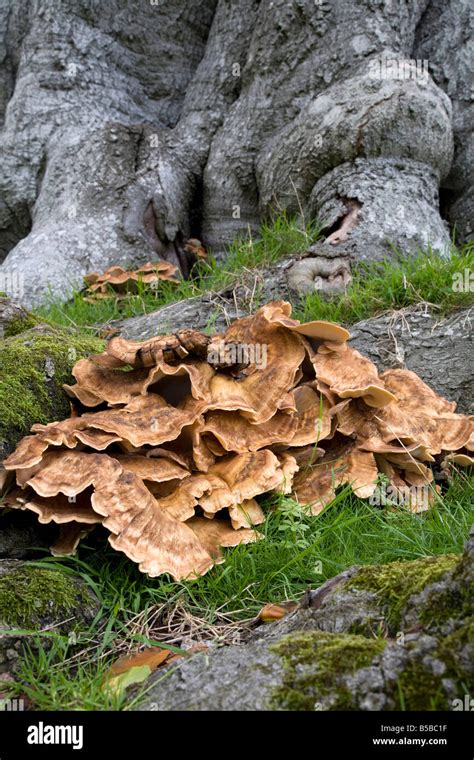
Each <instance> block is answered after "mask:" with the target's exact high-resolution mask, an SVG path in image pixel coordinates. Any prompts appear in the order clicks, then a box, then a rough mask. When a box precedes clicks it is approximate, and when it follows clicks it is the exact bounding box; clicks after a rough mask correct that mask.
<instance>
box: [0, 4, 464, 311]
mask: <svg viewBox="0 0 474 760" xmlns="http://www.w3.org/2000/svg"><path fill="white" fill-rule="evenodd" d="M441 5H442V4H441V0H420V2H417V3H412V4H406V3H405V2H403V1H402V0H392V1H391V2H383V3H382V2H377V1H376V0H354V2H351V3H347V2H346V1H345V0H331V2H323V3H321V4H320V3H315V2H314V0H289V1H288V0H262V1H261V2H258V1H257V0H174V2H173V3H161V2H143V3H138V4H135V3H134V4H131V3H130V2H128V0H110V2H107V3H103V2H99V0H32V2H27V0H2V2H1V3H0V87H1V89H2V94H1V95H0V118H3V129H2V131H1V134H0V158H1V161H0V165H1V167H2V169H1V172H0V259H2V258H3V259H4V261H3V264H2V265H1V266H0V279H1V280H2V282H3V285H4V286H3V287H0V289H2V290H7V291H8V292H13V291H14V290H15V289H16V291H17V292H13V294H14V295H17V296H18V295H20V296H21V299H22V301H23V302H24V303H25V304H26V305H30V306H31V305H33V304H38V303H41V302H44V301H45V300H47V299H48V298H49V297H51V296H52V297H54V298H55V299H66V298H67V297H69V296H70V294H71V292H72V290H73V288H75V287H76V288H77V287H79V286H80V285H81V282H82V277H83V276H84V274H86V273H87V272H88V271H91V270H97V269H101V270H103V269H105V268H106V267H107V266H110V265H111V264H114V263H116V264H122V265H129V264H130V265H132V264H136V263H143V262H144V261H147V260H149V259H150V258H166V259H168V260H170V261H173V262H174V263H177V264H180V266H181V268H182V269H183V272H184V274H186V270H187V263H186V260H185V258H184V255H183V241H184V240H185V239H186V238H187V237H189V236H190V235H193V236H197V237H201V238H202V239H203V241H204V243H205V244H206V245H208V246H210V247H212V249H213V250H214V252H215V253H216V254H217V255H218V256H223V255H224V252H225V246H226V244H227V243H228V242H229V241H230V240H231V239H232V238H233V237H234V236H235V235H237V234H247V233H248V230H249V228H250V230H251V231H255V230H256V229H257V227H258V225H259V222H260V221H261V220H262V219H263V218H267V217H268V216H269V215H271V214H272V213H274V212H275V210H278V209H280V210H281V209H286V210H287V211H288V212H289V213H298V214H303V215H304V216H305V218H310V217H314V216H319V217H320V218H321V220H322V222H323V225H324V227H325V230H326V233H327V235H328V239H329V240H328V244H327V247H328V248H329V247H330V248H334V249H335V250H338V251H340V252H341V254H342V253H344V254H347V253H351V254H352V255H353V256H354V257H355V259H358V258H380V257H381V256H387V255H390V254H391V250H392V249H391V247H390V245H389V244H392V245H395V246H398V247H399V248H400V250H401V251H402V252H403V253H404V254H410V253H411V252H413V251H414V250H416V249H418V248H419V247H420V246H422V247H425V246H426V245H427V244H428V243H429V244H431V245H432V246H433V248H434V249H435V250H438V251H439V252H440V253H441V254H446V252H447V250H448V247H449V234H448V227H447V224H446V222H445V221H443V220H442V219H441V216H440V213H439V202H438V189H439V186H440V184H441V185H442V187H447V188H450V192H451V196H450V205H449V219H450V222H451V223H454V222H457V221H458V220H459V225H458V226H459V231H460V232H462V234H463V235H467V234H468V228H469V224H468V222H467V216H468V211H469V208H470V206H469V201H468V200H467V198H468V196H467V195H466V193H467V190H466V184H467V180H468V176H467V174H466V171H468V170H464V169H463V167H464V165H465V164H466V160H467V159H469V155H468V154H467V153H466V152H465V150H467V149H465V145H466V141H465V135H466V132H467V129H468V106H469V103H468V99H467V96H466V94H465V83H466V79H467V76H468V73H469V69H468V66H469V64H468V61H467V47H466V45H467V43H466V40H465V31H464V30H465V20H466V18H467V15H466V14H467V0H451V2H450V3H449V9H443V8H442V7H441ZM458 11H459V13H458ZM459 14H461V16H459ZM433 35H435V36H436V39H437V42H436V43H434V42H432V38H433ZM453 38H454V39H455V40H456V41H458V42H459V45H458V49H457V53H456V56H455V57H454V60H453V61H452V62H451V63H449V64H448V63H446V59H447V58H449V56H447V55H445V52H446V51H447V49H448V47H449V45H450V44H451V41H452V39H453ZM443 51H444V52H443ZM420 56H422V57H423V58H424V57H426V56H427V57H428V60H429V61H430V66H431V69H430V72H431V73H428V72H427V71H426V70H425V69H422V68H420V66H418V64H419V63H420V62H421V63H422V62H423V61H422V60H421V61H416V60H414V59H415V58H417V57H420ZM431 61H433V63H432V64H431ZM389 69H390V71H389ZM390 72H391V73H390ZM431 74H432V76H431ZM453 109H454V110H453ZM453 114H454V119H453ZM453 130H454V142H453ZM453 145H454V146H455V147H456V152H455V161H454V164H453V163H452V157H453ZM356 212H357V213H356ZM351 214H352V216H351ZM348 218H349V222H351V224H349V229H348V221H347V220H348ZM338 230H339V231H338ZM347 231H348V232H349V234H348V235H347V234H346V233H347ZM344 249H345V250H344Z"/></svg>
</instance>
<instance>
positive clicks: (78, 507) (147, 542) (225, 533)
mask: <svg viewBox="0 0 474 760" xmlns="http://www.w3.org/2000/svg"><path fill="white" fill-rule="evenodd" d="M129 274H130V273H126V276H127V277H128V276H129ZM149 274H150V275H151V274H153V272H151V267H148V266H147V265H146V266H145V267H142V270H141V272H140V275H141V276H142V277H143V278H144V279H145V278H147V277H148V275H149ZM107 277H108V283H105V281H104V280H102V282H99V280H100V276H99V275H97V276H96V275H94V276H93V277H91V278H90V280H91V288H94V287H96V286H97V288H96V292H97V293H98V294H99V293H101V292H102V291H101V288H103V287H107V288H109V287H111V285H110V283H111V282H112V281H114V286H115V287H117V288H120V287H122V283H123V282H124V277H125V274H124V271H123V270H121V271H120V268H114V269H113V271H112V270H111V271H109V272H108V274H107ZM348 337H349V336H348V333H347V331H346V330H344V329H343V328H340V327H339V326H337V325H332V324H331V323H326V322H310V323H307V324H303V325H300V324H299V322H298V321H297V320H294V319H291V306H290V304H288V303H286V302H284V301H275V302H272V303H269V304H266V305H265V306H263V307H262V308H261V309H259V310H258V311H257V312H256V313H255V314H253V315H252V316H249V317H245V318H243V319H239V320H236V321H235V322H234V323H233V324H232V325H231V326H230V327H229V328H228V329H227V330H226V331H225V332H224V333H223V334H222V335H218V336H215V337H214V338H209V337H208V336H207V335H204V334H203V333H200V332H197V331H194V330H180V331H178V332H176V333H175V334H172V335H164V336H157V337H155V338H151V339H148V340H146V341H127V340H125V339H123V338H121V337H115V338H112V340H111V341H110V343H109V344H108V347H107V350H106V352H104V353H103V354H99V355H97V356H93V357H90V358H89V359H81V360H80V361H79V362H78V363H77V364H76V366H75V368H74V376H75V379H76V384H75V385H74V386H72V387H68V386H66V391H67V393H68V394H69V395H70V396H72V397H73V398H75V399H77V400H78V401H79V402H80V404H77V403H75V404H74V406H72V410H71V417H70V418H69V419H66V420H62V421H58V422H52V423H49V424H46V425H44V424H35V425H33V427H32V430H31V432H32V434H31V435H29V436H26V437H25V438H24V439H23V440H22V441H21V442H20V443H19V445H18V447H17V449H16V451H15V452H13V454H11V455H10V456H9V457H8V458H7V459H6V461H5V463H4V465H3V467H2V468H0V487H2V486H3V487H5V486H10V483H13V482H14V478H16V483H17V485H18V488H15V489H14V490H11V491H10V492H7V495H6V497H2V502H3V503H4V504H5V505H7V506H8V505H10V506H12V507H13V508H16V509H28V510H30V511H32V512H35V513H36V514H37V515H38V519H39V521H40V522H43V523H50V522H51V523H57V524H58V525H59V526H60V528H61V534H60V537H59V540H58V542H57V543H56V544H55V545H54V546H53V547H52V548H51V550H52V551H53V553H58V554H67V553H71V552H74V551H75V550H76V549H77V546H78V543H79V541H80V539H81V537H82V536H83V535H84V534H85V532H86V531H88V530H90V529H92V528H93V527H94V525H96V524H100V523H101V524H102V525H101V527H99V528H98V530H100V529H103V530H104V529H105V530H107V531H109V533H110V534H111V535H110V537H109V541H110V544H111V545H112V546H113V547H114V548H115V549H117V550H118V551H122V552H124V553H125V554H126V555H127V556H128V557H129V558H130V559H131V560H132V561H134V562H137V563H138V565H139V568H140V570H141V571H142V572H146V573H149V574H150V575H152V576H156V575H160V574H161V573H169V574H171V575H172V576H173V577H174V578H176V579H190V578H193V577H196V576H198V575H202V574H204V573H206V572H207V571H208V570H209V569H210V568H211V567H212V566H213V565H214V564H215V563H216V562H221V561H223V559H224V555H223V553H222V547H225V546H228V547H231V546H236V545H237V544H240V543H247V542H250V541H253V540H256V538H260V537H261V536H262V534H261V533H258V532H256V531H255V530H254V526H256V525H259V524H260V523H262V522H263V521H264V517H265V515H264V512H263V509H262V506H261V505H260V504H259V503H258V502H257V501H256V498H258V497H259V495H260V494H268V493H280V494H288V495H289V496H291V497H293V498H296V499H297V500H298V501H299V504H300V505H301V509H302V510H305V511H308V512H309V513H311V514H313V515H317V514H319V513H320V512H321V511H322V510H323V509H324V507H325V506H326V505H328V504H329V503H330V502H331V501H332V500H333V499H334V497H335V495H336V491H337V489H338V488H339V487H340V486H343V485H344V486H346V485H347V486H349V487H350V488H351V489H352V491H353V492H354V493H355V494H356V495H357V496H358V497H359V498H365V499H367V498H370V497H371V496H372V495H373V494H374V492H375V490H376V489H377V488H380V487H381V486H380V481H379V476H380V474H381V473H382V474H384V475H385V476H386V478H388V482H389V484H390V487H391V488H392V495H394V496H393V498H391V497H390V498H388V499H387V500H386V508H387V509H396V508H399V506H402V507H404V508H408V509H410V510H412V511H414V512H418V511H423V510H425V509H428V508H429V506H430V505H431V504H433V503H434V502H435V500H436V498H437V494H438V492H439V486H437V485H435V482H434V475H433V470H432V465H435V466H436V467H438V466H439V465H441V468H445V470H444V474H445V475H447V476H448V477H449V471H450V468H451V467H452V466H454V465H472V463H473V457H472V452H473V450H474V418H472V417H467V416H465V415H459V414H456V412H455V405H454V404H453V403H452V402H449V401H447V400H446V399H443V398H441V397H439V396H438V395H437V394H436V393H435V392H434V391H433V390H431V389H430V388H428V386H426V384H424V383H423V382H422V381H421V380H420V378H418V377H417V376H416V375H415V374H414V373H413V372H410V371H408V370H402V369H396V370H387V371H386V372H384V373H383V374H382V375H381V376H380V377H379V375H378V372H377V369H376V367H375V366H374V364H372V362H370V361H369V360H368V359H366V358H365V357H363V356H362V355H361V354H360V353H358V352H357V351H355V350H354V349H352V348H350V347H349V346H348V345H347V343H346V341H347V338H348ZM221 349H222V350H223V351H224V353H223V354H220V353H219V352H220V351H221ZM257 349H258V350H257ZM82 405H84V406H86V407H88V409H87V411H85V412H84V409H83V406H82ZM381 498H385V497H381ZM276 501H278V500H276ZM277 508H278V507H277Z"/></svg>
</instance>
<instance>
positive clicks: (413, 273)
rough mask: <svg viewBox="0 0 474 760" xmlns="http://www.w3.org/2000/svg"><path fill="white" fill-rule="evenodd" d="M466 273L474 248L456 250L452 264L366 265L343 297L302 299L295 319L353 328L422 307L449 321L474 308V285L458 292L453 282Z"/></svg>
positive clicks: (431, 257) (420, 259)
mask: <svg viewBox="0 0 474 760" xmlns="http://www.w3.org/2000/svg"><path fill="white" fill-rule="evenodd" d="M465 271H467V272H473V271H474V244H473V243H468V244H466V245H464V246H462V247H461V248H459V249H458V248H455V247H453V250H452V255H451V257H450V258H449V259H440V257H439V256H436V255H435V254H433V253H431V252H423V251H421V252H420V253H419V254H418V255H417V256H415V257H413V258H410V259H403V260H398V261H397V260H395V261H386V262H380V263H361V264H359V266H358V267H357V268H355V270H354V271H353V279H352V282H351V284H350V286H349V287H348V289H347V292H346V293H345V294H344V295H343V296H341V297H339V298H334V299H331V300H328V299H324V298H322V297H321V295H320V294H319V293H312V294H310V295H307V296H305V297H304V298H302V300H301V303H300V304H299V305H298V307H297V308H296V309H295V312H294V315H293V316H295V317H296V318H297V319H300V320H301V321H302V322H306V321H310V320H312V319H327V320H330V321H334V322H341V323H343V324H346V325H350V324H354V323H355V322H359V321H360V320H362V319H367V318H369V317H372V316H374V315H377V314H381V313H383V312H386V311H388V310H393V309H402V308H406V307H409V306H414V305H416V304H419V303H428V304H432V305H433V306H434V308H435V309H436V310H437V312H438V313H439V315H440V316H444V315H445V314H447V313H448V312H450V311H452V310H454V309H456V308H459V307H462V306H468V305H470V304H473V303H474V282H473V283H472V285H471V290H469V289H468V288H466V289H465V290H456V289H453V282H456V278H457V276H459V274H461V275H463V274H464V272H465Z"/></svg>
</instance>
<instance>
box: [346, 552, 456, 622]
mask: <svg viewBox="0 0 474 760" xmlns="http://www.w3.org/2000/svg"><path fill="white" fill-rule="evenodd" d="M458 562H459V555H457V554H445V555H442V556H439V557H421V558H420V559H416V560H412V561H410V562H405V561H398V562H390V563H389V564H388V565H367V566H366V567H361V568H360V570H359V571H358V572H357V573H356V574H355V575H354V577H353V578H352V579H351V580H350V581H349V582H348V583H347V585H346V588H347V589H351V588H354V589H361V590H364V591H370V592H372V593H375V594H377V595H378V597H379V599H380V603H381V604H382V605H383V606H386V607H387V612H386V617H387V621H388V623H389V625H390V627H391V628H392V629H393V630H398V627H399V625H400V621H401V616H402V612H403V610H404V608H405V606H406V603H407V601H408V599H409V597H410V596H412V595H413V594H418V593H419V592H420V591H422V590H423V589H424V588H425V586H427V585H428V584H429V583H434V582H435V581H437V580H438V579H439V578H441V576H443V575H444V574H445V573H447V572H448V571H450V570H452V569H453V568H454V567H455V566H456V564H457V563H458Z"/></svg>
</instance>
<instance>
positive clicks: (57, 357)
mask: <svg viewBox="0 0 474 760" xmlns="http://www.w3.org/2000/svg"><path fill="white" fill-rule="evenodd" d="M101 350H103V342H102V341H100V340H98V339H97V338H95V337H91V336H90V335H80V334H78V333H76V332H72V331H68V330H67V329H63V328H53V327H45V328H42V329H39V328H36V329H30V330H27V331H26V332H22V333H21V334H19V335H15V336H12V337H10V338H6V339H5V340H3V341H1V342H0V453H1V449H2V448H4V449H5V450H6V449H7V448H11V447H13V446H14V445H16V443H17V442H18V440H19V439H20V438H21V437H22V436H24V435H25V434H27V433H28V431H29V429H30V427H31V425H32V424H33V423H35V422H41V423H47V422H52V421H53V420H56V419H63V418H64V417H67V416H68V415H69V402H68V399H67V397H66V394H65V393H64V391H63V389H62V385H63V383H70V382H72V381H73V378H72V375H71V368H72V366H73V365H74V364H75V362H76V361H77V360H78V359H80V358H81V357H83V356H87V355H89V354H92V353H97V352H98V351H101ZM4 453H5V452H4Z"/></svg>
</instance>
